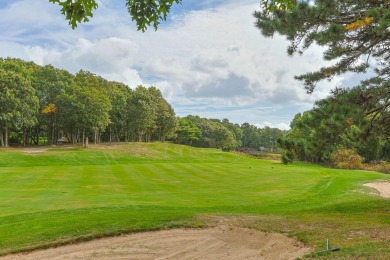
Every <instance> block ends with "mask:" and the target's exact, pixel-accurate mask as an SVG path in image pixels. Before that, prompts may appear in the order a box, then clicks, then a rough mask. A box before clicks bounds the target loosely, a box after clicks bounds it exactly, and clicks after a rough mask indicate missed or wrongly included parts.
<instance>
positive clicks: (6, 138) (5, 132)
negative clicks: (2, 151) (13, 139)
mask: <svg viewBox="0 0 390 260" xmlns="http://www.w3.org/2000/svg"><path fill="white" fill-rule="evenodd" d="M4 146H5V147H8V128H5V131H4Z"/></svg>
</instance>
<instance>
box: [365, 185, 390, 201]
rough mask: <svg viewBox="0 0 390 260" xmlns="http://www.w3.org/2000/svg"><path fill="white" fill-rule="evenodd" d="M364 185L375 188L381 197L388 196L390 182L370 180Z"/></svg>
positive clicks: (389, 193) (389, 194) (389, 195)
mask: <svg viewBox="0 0 390 260" xmlns="http://www.w3.org/2000/svg"><path fill="white" fill-rule="evenodd" d="M364 186H366V187H370V188H373V189H375V190H377V191H378V193H379V196H381V197H382V198H390V182H372V183H366V184H364Z"/></svg>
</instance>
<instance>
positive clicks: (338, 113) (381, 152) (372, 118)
mask: <svg viewBox="0 0 390 260" xmlns="http://www.w3.org/2000/svg"><path fill="white" fill-rule="evenodd" d="M389 90H390V89H385V88H381V87H377V88H373V87H371V88H364V87H363V86H360V87H355V88H352V89H336V90H334V91H332V93H331V95H330V96H329V97H328V98H325V99H322V100H319V101H317V102H316V103H315V106H314V108H313V109H311V110H308V111H306V112H304V113H302V114H301V113H298V114H297V115H295V117H294V119H293V120H292V122H291V124H290V127H291V130H290V131H289V132H288V133H287V134H286V135H285V136H284V137H283V138H281V139H279V140H278V143H279V146H280V147H281V148H283V150H284V151H285V152H284V157H285V160H286V162H289V161H290V162H291V161H292V160H294V159H298V160H303V161H310V162H317V163H318V162H320V163H323V162H329V161H331V160H332V159H335V158H334V157H335V156H336V155H337V154H338V153H339V154H342V153H340V151H341V150H349V151H351V152H350V156H347V157H351V156H352V155H353V154H354V153H357V155H359V156H361V157H362V158H363V160H364V161H366V162H371V161H380V160H385V161H390V120H389V119H390V110H389V109H388V107H384V106H383V104H384V102H388V100H389V98H390V96H389ZM374 91H375V95H374V94H372V95H370V96H369V98H367V94H365V93H366V92H368V93H373V92H374ZM362 93H363V94H362ZM344 154H345V153H344ZM332 157H333V158H332ZM351 158H352V157H351ZM346 159H348V158H346Z"/></svg>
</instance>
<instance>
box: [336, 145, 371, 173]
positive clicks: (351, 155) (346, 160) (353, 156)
mask: <svg viewBox="0 0 390 260" xmlns="http://www.w3.org/2000/svg"><path fill="white" fill-rule="evenodd" d="M363 160H364V158H363V157H362V156H360V155H359V154H357V153H356V152H355V151H354V150H350V149H339V150H337V151H336V152H334V153H333V154H332V155H331V161H332V164H333V166H335V167H336V168H339V169H362V163H363Z"/></svg>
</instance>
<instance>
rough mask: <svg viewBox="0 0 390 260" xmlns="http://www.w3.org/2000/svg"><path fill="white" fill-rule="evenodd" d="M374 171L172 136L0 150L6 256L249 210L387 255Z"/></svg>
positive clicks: (316, 243)
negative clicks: (194, 143) (200, 144)
mask: <svg viewBox="0 0 390 260" xmlns="http://www.w3.org/2000/svg"><path fill="white" fill-rule="evenodd" d="M376 180H390V176H389V175H384V174H379V173H374V172H367V171H352V170H335V169H329V168H324V167H322V166H318V165H312V164H306V163H295V164H293V165H288V166H286V165H283V164H281V163H278V162H275V161H266V160H258V159H253V158H249V157H246V156H241V155H237V154H234V153H223V152H220V151H218V150H215V149H199V148H198V149H197V148H192V147H188V146H181V145H174V144H161V143H149V144H144V143H143V144H140V143H130V144H123V145H99V146H92V148H91V149H81V148H77V147H70V148H66V149H65V148H59V149H56V148H51V149H49V150H47V151H43V152H39V153H38V152H37V153H25V152H23V151H22V150H20V149H4V150H1V149H0V187H1V189H0V209H1V211H0V255H1V254H8V253H11V252H19V251H25V250H31V249H37V248H45V247H49V246H55V245H60V244H66V243H72V242H75V241H81V240H89V239H92V238H96V237H102V236H109V235H117V234H121V233H129V232H137V231H143V230H156V229H163V228H172V227H199V226H205V225H208V224H209V223H208V220H207V219H208V218H207V216H213V215H225V216H226V215H227V216H229V215H235V216H236V215H238V216H243V219H245V216H248V215H250V216H253V218H252V221H250V222H246V223H243V225H246V226H250V227H253V228H256V229H260V230H265V231H272V232H282V233H286V234H287V235H290V236H294V237H297V238H298V239H299V240H300V241H302V242H304V243H306V244H308V245H310V246H312V247H313V249H314V250H313V251H320V250H323V249H324V248H325V241H326V239H329V240H330V241H331V245H332V246H335V247H340V248H341V249H342V250H341V251H339V252H336V253H332V254H331V255H329V254H325V255H322V257H324V258H332V259H334V258H359V257H360V258H373V259H381V258H383V259H386V258H387V259H389V258H390V247H389V235H388V234H390V218H389V215H390V200H389V199H382V198H379V197H377V196H372V195H370V194H368V192H369V191H370V189H369V188H366V187H364V186H362V184H364V183H366V182H371V181H376ZM199 216H201V217H199ZM312 256H313V257H314V256H315V257H318V255H312Z"/></svg>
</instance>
